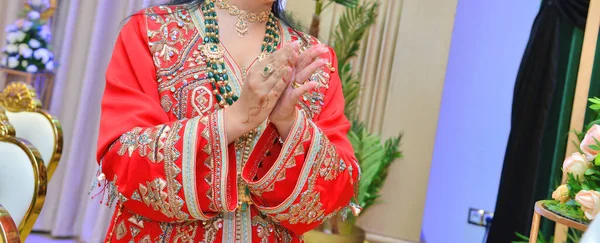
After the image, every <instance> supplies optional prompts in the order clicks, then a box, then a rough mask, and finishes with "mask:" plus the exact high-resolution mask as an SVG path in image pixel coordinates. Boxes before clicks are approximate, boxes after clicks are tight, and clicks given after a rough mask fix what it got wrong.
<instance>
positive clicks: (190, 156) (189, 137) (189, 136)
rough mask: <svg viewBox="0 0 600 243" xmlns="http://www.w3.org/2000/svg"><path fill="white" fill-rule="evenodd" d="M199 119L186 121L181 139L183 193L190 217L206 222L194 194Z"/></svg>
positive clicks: (195, 193)
mask: <svg viewBox="0 0 600 243" xmlns="http://www.w3.org/2000/svg"><path fill="white" fill-rule="evenodd" d="M199 121H200V117H196V118H193V119H191V120H189V121H188V123H187V125H186V127H185V131H184V137H183V158H182V162H181V164H182V171H183V175H182V178H183V192H184V194H185V201H186V204H187V209H188V211H189V212H190V215H191V216H192V217H193V218H194V219H200V220H208V219H209V217H207V216H206V215H205V214H204V213H202V210H201V209H200V206H199V205H198V197H197V192H196V153H197V152H196V147H197V138H198V123H199Z"/></svg>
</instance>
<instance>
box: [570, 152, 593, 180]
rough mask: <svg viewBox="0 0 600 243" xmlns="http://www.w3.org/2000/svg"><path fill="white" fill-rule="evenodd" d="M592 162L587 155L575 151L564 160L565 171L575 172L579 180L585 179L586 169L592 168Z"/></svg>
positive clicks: (574, 174)
mask: <svg viewBox="0 0 600 243" xmlns="http://www.w3.org/2000/svg"><path fill="white" fill-rule="evenodd" d="M592 166H593V165H592V163H590V162H588V161H587V160H586V159H585V155H583V154H581V153H579V152H575V153H573V155H571V157H568V158H567V159H565V161H564V162H563V171H564V172H567V173H571V174H573V176H574V177H575V178H577V179H579V181H583V179H584V177H583V176H584V174H585V171H586V170H587V169H589V168H592Z"/></svg>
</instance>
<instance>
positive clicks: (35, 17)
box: [27, 11, 40, 20]
mask: <svg viewBox="0 0 600 243" xmlns="http://www.w3.org/2000/svg"><path fill="white" fill-rule="evenodd" d="M27 17H28V18H29V19H30V20H38V19H40V13H39V12H38V11H31V12H29V13H28V14H27Z"/></svg>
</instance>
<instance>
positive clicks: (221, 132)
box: [208, 110, 237, 212]
mask: <svg viewBox="0 0 600 243" xmlns="http://www.w3.org/2000/svg"><path fill="white" fill-rule="evenodd" d="M224 115H225V114H224V111H223V110H218V111H217V112H214V113H213V114H212V117H211V119H210V124H209V130H210V138H211V139H210V140H208V141H210V145H211V146H212V149H211V151H210V152H211V154H212V156H210V157H209V158H208V159H211V160H212V165H213V167H212V168H213V173H212V188H213V189H212V191H213V197H212V199H213V202H214V207H215V211H219V212H233V211H234V210H235V208H233V209H229V208H228V207H227V205H228V202H229V200H227V199H228V198H227V196H228V195H227V188H228V186H229V185H228V183H227V179H228V178H227V175H228V172H229V156H228V154H227V138H226V137H225V124H224V122H223V119H224ZM232 186H235V185H232ZM233 191H237V190H233ZM236 204H237V202H236Z"/></svg>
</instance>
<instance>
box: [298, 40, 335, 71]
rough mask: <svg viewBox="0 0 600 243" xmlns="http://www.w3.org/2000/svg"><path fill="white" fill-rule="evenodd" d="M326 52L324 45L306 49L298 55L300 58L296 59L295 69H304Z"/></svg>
mask: <svg viewBox="0 0 600 243" xmlns="http://www.w3.org/2000/svg"><path fill="white" fill-rule="evenodd" d="M328 51H329V49H328V48H327V47H326V46H325V45H315V46H312V47H311V48H310V49H308V50H307V51H305V52H303V53H302V54H300V56H299V57H298V63H297V64H296V68H298V69H304V68H306V67H307V66H308V65H310V63H312V62H313V61H314V60H315V59H317V58H318V57H319V56H321V55H323V54H325V53H327V52H328Z"/></svg>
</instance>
